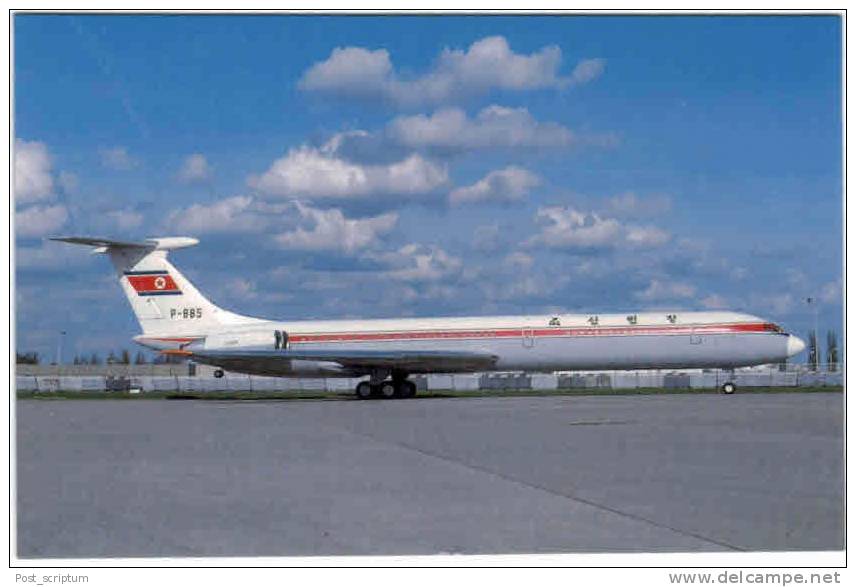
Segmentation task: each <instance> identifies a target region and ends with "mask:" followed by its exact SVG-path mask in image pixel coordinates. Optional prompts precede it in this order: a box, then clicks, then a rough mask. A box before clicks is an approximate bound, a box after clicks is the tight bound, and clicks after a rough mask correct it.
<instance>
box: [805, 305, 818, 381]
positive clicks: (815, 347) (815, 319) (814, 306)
mask: <svg viewBox="0 0 856 587" xmlns="http://www.w3.org/2000/svg"><path fill="white" fill-rule="evenodd" d="M805 302H806V304H808V305H809V306H811V309H812V310H813V311H814V360H813V361H812V369H813V370H818V369H819V368H820V339H819V338H818V332H817V310H818V308H817V298H815V297H808V298H806V299H805Z"/></svg>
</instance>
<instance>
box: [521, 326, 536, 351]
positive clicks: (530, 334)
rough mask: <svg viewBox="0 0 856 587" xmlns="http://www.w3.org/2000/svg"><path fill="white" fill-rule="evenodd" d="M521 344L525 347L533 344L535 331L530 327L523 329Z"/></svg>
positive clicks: (530, 346) (529, 347) (528, 347)
mask: <svg viewBox="0 0 856 587" xmlns="http://www.w3.org/2000/svg"><path fill="white" fill-rule="evenodd" d="M523 346H524V347H525V348H527V349H531V348H532V347H534V346H535V332H534V331H533V329H532V328H524V329H523Z"/></svg>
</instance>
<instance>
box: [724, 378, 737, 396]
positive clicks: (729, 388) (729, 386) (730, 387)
mask: <svg viewBox="0 0 856 587" xmlns="http://www.w3.org/2000/svg"><path fill="white" fill-rule="evenodd" d="M720 389H721V390H722V393H724V394H725V395H731V394H733V393H734V392H735V391H737V386H736V385H734V383H732V382H731V381H726V382H725V383H723V384H722V387H721V388H720Z"/></svg>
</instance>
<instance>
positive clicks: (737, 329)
mask: <svg viewBox="0 0 856 587" xmlns="http://www.w3.org/2000/svg"><path fill="white" fill-rule="evenodd" d="M744 332H746V333H748V332H778V330H777V329H776V326H775V325H774V324H764V323H760V322H750V323H746V324H700V325H695V326H693V325H686V326H685V325H680V326H678V325H675V326H617V327H616V326H593V327H576V328H562V327H560V326H555V327H548V328H502V329H473V330H422V331H418V330H417V331H406V332H401V331H399V332H336V333H304V334H298V333H294V334H289V337H288V340H289V342H290V343H295V344H298V343H312V342H369V341H394V340H443V339H490V338H522V337H533V338H539V337H569V336H639V335H649V336H650V335H664V334H665V335H679V334H683V335H687V334H730V333H744Z"/></svg>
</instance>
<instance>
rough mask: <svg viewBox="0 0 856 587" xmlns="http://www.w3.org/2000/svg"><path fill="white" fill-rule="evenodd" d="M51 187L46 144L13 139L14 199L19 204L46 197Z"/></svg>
mask: <svg viewBox="0 0 856 587" xmlns="http://www.w3.org/2000/svg"><path fill="white" fill-rule="evenodd" d="M53 188H54V180H53V176H52V175H51V157H50V153H48V148H47V145H45V144H44V143H40V142H38V141H24V140H21V139H15V201H16V202H17V203H19V204H21V203H26V202H35V201H38V200H45V199H48V198H50V197H51V195H52V193H53Z"/></svg>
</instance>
